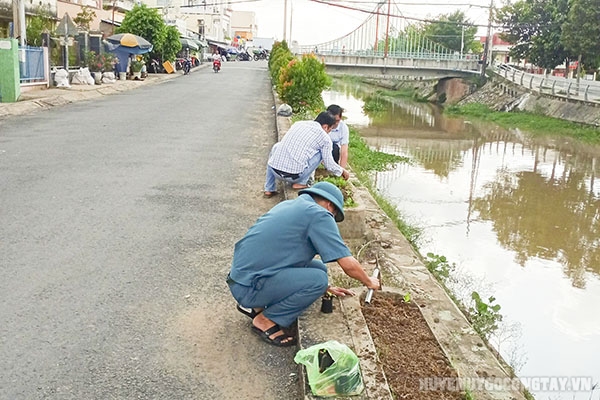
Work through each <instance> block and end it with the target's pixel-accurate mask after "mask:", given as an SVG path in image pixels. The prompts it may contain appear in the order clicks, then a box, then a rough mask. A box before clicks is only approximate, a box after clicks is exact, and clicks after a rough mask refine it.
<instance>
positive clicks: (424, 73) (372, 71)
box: [298, 1, 481, 80]
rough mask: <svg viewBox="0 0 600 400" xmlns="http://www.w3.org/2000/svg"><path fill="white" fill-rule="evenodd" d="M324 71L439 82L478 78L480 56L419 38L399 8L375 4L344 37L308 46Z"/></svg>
mask: <svg viewBox="0 0 600 400" xmlns="http://www.w3.org/2000/svg"><path fill="white" fill-rule="evenodd" d="M298 52H299V53H300V54H306V53H314V54H316V55H317V56H319V57H320V58H321V59H322V60H323V62H324V63H325V65H326V66H327V72H328V73H333V74H336V73H344V74H352V75H363V76H364V75H387V76H393V77H395V78H400V79H413V80H414V79H442V78H450V77H461V78H464V77H468V76H473V75H478V74H481V65H479V56H478V55H473V54H463V53H462V52H458V51H456V50H451V49H449V48H447V47H444V46H442V45H441V44H439V43H436V42H434V41H432V40H431V39H429V38H428V37H426V36H425V35H423V34H422V33H421V32H419V30H418V29H417V28H416V27H415V26H414V24H413V23H412V22H411V21H409V20H408V19H407V18H405V17H403V16H402V13H401V11H400V9H399V8H398V6H397V5H396V4H395V3H392V2H391V1H388V2H379V4H378V5H377V6H376V7H375V9H374V10H373V11H372V12H371V13H370V14H369V16H368V17H367V18H366V19H365V21H364V22H363V23H362V24H361V25H360V26H358V27H357V28H356V29H355V30H353V31H352V32H350V33H348V34H347V35H345V36H343V37H341V38H338V39H335V40H331V41H329V42H325V43H320V44H316V45H310V46H300V47H299V48H298Z"/></svg>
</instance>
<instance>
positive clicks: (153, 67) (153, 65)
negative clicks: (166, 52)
mask: <svg viewBox="0 0 600 400" xmlns="http://www.w3.org/2000/svg"><path fill="white" fill-rule="evenodd" d="M148 70H149V71H150V72H152V73H154V74H161V73H163V72H165V69H164V68H163V66H162V64H161V63H160V61H158V60H156V59H154V58H153V59H152V60H150V67H149V68H148Z"/></svg>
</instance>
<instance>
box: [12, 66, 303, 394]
mask: <svg viewBox="0 0 600 400" xmlns="http://www.w3.org/2000/svg"><path fill="white" fill-rule="evenodd" d="M272 105H273V99H272V95H271V92H270V83H269V80H268V77H267V71H266V63H265V62H252V63H249V62H248V63H243V62H239V63H226V64H225V65H224V67H223V70H222V72H221V73H219V74H214V73H213V72H212V71H211V70H210V69H208V68H203V69H199V70H196V71H194V72H193V73H192V74H191V75H189V76H181V77H178V78H176V79H171V80H169V81H166V82H164V83H162V84H158V85H153V86H144V87H141V88H139V89H136V90H132V91H128V92H124V93H120V94H115V95H111V96H103V97H101V98H97V99H94V100H93V101H82V102H78V103H73V104H68V105H65V106H61V107H56V108H53V109H52V110H50V111H41V112H38V113H35V114H33V115H28V116H21V117H8V118H6V119H4V120H1V121H0V187H1V188H2V191H1V193H0V221H1V223H0V254H1V257H0V274H1V276H2V279H0V370H1V371H2V373H1V374H0V399H2V400H4V399H10V400H18V399H27V400H30V399H77V400H81V399H298V398H300V394H299V390H298V388H297V379H298V378H297V376H296V375H294V373H295V372H296V371H297V369H296V365H295V364H294V363H293V360H292V359H293V355H294V350H293V349H278V348H273V347H271V346H269V345H267V344H265V343H263V342H261V341H260V340H259V339H258V338H257V337H255V336H254V335H252V333H251V332H250V329H249V327H250V325H249V323H250V321H249V320H248V319H246V318H245V317H244V316H242V315H241V314H239V313H238V312H236V311H235V309H234V304H235V303H234V302H233V299H232V298H231V297H230V295H229V292H228V289H227V287H226V284H225V282H224V279H225V275H226V273H227V271H228V269H229V264H230V260H231V255H232V249H233V245H234V243H235V241H236V240H238V239H239V238H240V237H241V236H242V235H243V234H244V232H245V231H246V229H247V228H248V227H249V226H250V225H251V224H252V223H253V222H254V221H255V220H256V218H257V217H258V216H259V215H260V214H261V213H263V212H264V211H266V210H267V209H268V208H270V207H271V206H273V205H274V204H275V203H276V202H277V201H278V199H269V200H266V199H263V198H262V184H263V179H264V176H263V175H264V167H263V166H264V162H265V159H266V155H267V153H268V150H269V148H270V146H271V145H272V144H273V143H274V141H275V140H276V133H275V124H274V117H273V110H272V109H271V107H272Z"/></svg>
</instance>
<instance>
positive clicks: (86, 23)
mask: <svg viewBox="0 0 600 400" xmlns="http://www.w3.org/2000/svg"><path fill="white" fill-rule="evenodd" d="M95 17H96V12H95V11H94V10H92V9H91V8H90V7H89V6H83V7H81V11H79V12H78V13H77V15H76V16H75V18H73V22H75V23H76V24H77V26H79V27H80V28H82V29H84V30H86V31H88V32H89V30H90V23H91V22H92V21H93V20H94V18H95Z"/></svg>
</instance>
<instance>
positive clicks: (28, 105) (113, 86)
mask: <svg viewBox="0 0 600 400" xmlns="http://www.w3.org/2000/svg"><path fill="white" fill-rule="evenodd" d="M201 67H202V66H200V67H197V68H194V69H195V70H197V69H198V68H201ZM181 75H182V72H180V71H176V72H175V73H172V74H149V75H148V76H147V77H146V78H144V80H125V81H121V80H117V81H116V82H115V83H104V84H101V85H71V87H70V88H58V87H50V88H47V89H46V88H39V89H38V88H34V89H31V90H27V91H22V92H21V96H19V100H18V101H17V102H15V103H0V118H5V117H9V116H15V115H26V114H31V113H33V112H35V111H39V110H45V109H49V108H52V107H56V106H61V105H65V104H69V103H73V102H76V101H83V100H91V99H94V98H97V97H100V96H106V95H110V94H115V93H120V92H125V91H128V90H132V89H136V88H138V87H141V86H144V85H152V84H158V83H161V82H164V81H166V80H169V79H173V78H176V77H178V76H181Z"/></svg>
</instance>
